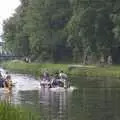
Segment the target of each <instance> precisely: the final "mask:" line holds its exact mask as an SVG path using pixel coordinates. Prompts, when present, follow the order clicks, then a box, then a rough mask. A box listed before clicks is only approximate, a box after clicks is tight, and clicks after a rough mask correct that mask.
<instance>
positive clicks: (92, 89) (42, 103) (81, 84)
mask: <svg viewBox="0 0 120 120" xmlns="http://www.w3.org/2000/svg"><path fill="white" fill-rule="evenodd" d="M11 76H12V80H13V82H14V83H15V87H13V89H12V92H11V93H6V92H5V91H4V89H0V99H1V100H5V101H8V102H10V103H13V104H19V105H21V106H24V107H26V108H30V109H31V110H32V111H34V112H37V113H40V115H41V117H42V120H119V119H120V106H119V105H120V80H119V79H106V78H82V77H72V78H71V80H72V85H73V86H75V87H71V89H70V90H68V91H63V90H62V91H58V90H54V91H53V90H49V89H41V88H40V86H39V81H38V80H36V79H35V78H34V77H33V76H30V75H23V74H11Z"/></svg>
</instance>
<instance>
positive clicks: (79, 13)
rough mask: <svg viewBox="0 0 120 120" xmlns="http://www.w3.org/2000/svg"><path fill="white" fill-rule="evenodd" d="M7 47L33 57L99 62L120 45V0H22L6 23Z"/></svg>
mask: <svg viewBox="0 0 120 120" xmlns="http://www.w3.org/2000/svg"><path fill="white" fill-rule="evenodd" d="M3 31H4V33H3V35H2V38H3V40H4V41H5V49H6V50H7V51H10V52H12V53H14V54H15V55H20V56H29V57H31V60H33V61H34V60H37V61H52V62H60V61H63V62H71V61H74V62H85V61H86V60H88V59H89V60H91V61H93V62H97V61H99V59H100V57H101V56H104V57H105V59H106V58H107V57H108V56H114V55H113V54H114V52H113V51H114V49H115V48H119V44H120V2H119V0H21V5H20V6H19V7H18V8H17V9H16V13H15V14H14V15H13V16H12V17H10V18H9V19H7V20H5V21H4V23H3Z"/></svg>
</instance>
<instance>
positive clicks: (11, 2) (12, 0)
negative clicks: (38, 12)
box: [0, 0, 20, 34]
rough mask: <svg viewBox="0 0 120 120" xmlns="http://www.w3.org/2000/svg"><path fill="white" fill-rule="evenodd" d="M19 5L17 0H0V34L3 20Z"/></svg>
mask: <svg viewBox="0 0 120 120" xmlns="http://www.w3.org/2000/svg"><path fill="white" fill-rule="evenodd" d="M19 5H20V1H19V0H0V34H1V33H2V22H3V20H5V19H7V18H9V17H10V16H12V14H13V13H14V12H15V9H16V8H17V7H18V6H19Z"/></svg>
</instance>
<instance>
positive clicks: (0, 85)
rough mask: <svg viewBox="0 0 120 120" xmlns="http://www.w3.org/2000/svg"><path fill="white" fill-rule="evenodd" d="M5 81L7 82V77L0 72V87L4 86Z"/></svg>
mask: <svg viewBox="0 0 120 120" xmlns="http://www.w3.org/2000/svg"><path fill="white" fill-rule="evenodd" d="M4 82H5V79H4V78H3V76H2V74H1V72H0V88H4Z"/></svg>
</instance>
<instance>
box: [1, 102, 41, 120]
mask: <svg viewBox="0 0 120 120" xmlns="http://www.w3.org/2000/svg"><path fill="white" fill-rule="evenodd" d="M0 120H40V117H39V116H36V115H33V113H31V112H27V111H25V110H23V109H22V108H20V107H18V106H17V107H16V106H13V105H11V104H9V103H3V102H2V103H0Z"/></svg>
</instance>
